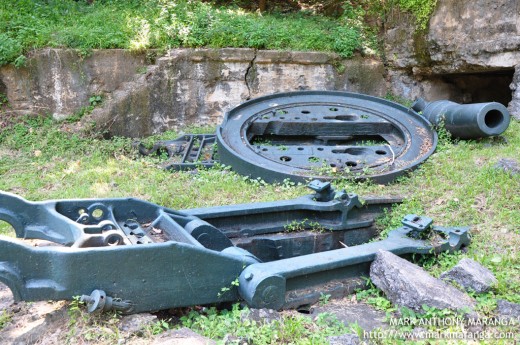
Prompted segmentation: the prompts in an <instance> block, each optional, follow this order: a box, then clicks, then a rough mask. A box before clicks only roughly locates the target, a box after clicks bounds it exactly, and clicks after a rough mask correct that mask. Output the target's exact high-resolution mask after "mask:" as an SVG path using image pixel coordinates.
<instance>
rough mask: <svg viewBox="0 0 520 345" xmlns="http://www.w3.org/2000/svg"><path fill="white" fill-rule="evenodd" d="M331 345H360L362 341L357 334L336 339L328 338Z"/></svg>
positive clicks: (340, 336) (339, 336) (336, 337)
mask: <svg viewBox="0 0 520 345" xmlns="http://www.w3.org/2000/svg"><path fill="white" fill-rule="evenodd" d="M327 340H328V341H329V344H330V345H359V344H361V340H360V339H359V337H358V336H357V334H343V335H338V336H334V337H328V338H327Z"/></svg>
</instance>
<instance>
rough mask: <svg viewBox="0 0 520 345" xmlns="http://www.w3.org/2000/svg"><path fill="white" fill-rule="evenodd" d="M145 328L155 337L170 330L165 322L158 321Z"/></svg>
mask: <svg viewBox="0 0 520 345" xmlns="http://www.w3.org/2000/svg"><path fill="white" fill-rule="evenodd" d="M147 328H148V331H149V332H150V333H151V334H152V335H157V334H161V333H163V332H165V331H167V330H169V329H171V325H170V323H169V322H168V321H166V320H159V321H157V322H156V323H154V324H152V325H150V326H148V327H147Z"/></svg>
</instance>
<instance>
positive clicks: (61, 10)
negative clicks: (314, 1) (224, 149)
mask: <svg viewBox="0 0 520 345" xmlns="http://www.w3.org/2000/svg"><path fill="white" fill-rule="evenodd" d="M349 16H350V17H353V16H352V13H346V14H345V15H344V16H343V17H341V18H330V17H325V16H322V15H319V14H313V13H311V12H305V11H301V12H297V13H285V14H279V13H278V14H277V13H269V14H268V13H265V14H259V13H252V12H246V11H244V10H243V9H240V8H239V7H233V6H228V7H216V6H214V5H212V4H210V3H204V2H200V1H185V0H179V1H174V0H124V1H123V0H111V1H109V0H96V1H94V3H93V4H92V5H87V3H86V2H85V1H74V0H45V1H44V0H13V1H2V2H0V65H2V64H6V63H15V64H16V65H23V64H24V63H25V55H26V54H27V53H28V52H30V51H31V50H32V49H35V48H42V47H56V48H73V49H78V50H79V51H80V52H81V53H82V54H84V55H87V54H88V53H89V51H90V50H91V49H109V48H126V49H131V50H133V51H142V50H145V49H150V48H156V49H170V48H175V47H215V48H220V47H250V48H260V49H284V50H285V49H287V50H317V51H332V52H337V53H339V54H340V55H341V56H342V57H349V56H351V55H352V54H353V52H354V50H355V49H357V48H361V47H362V45H363V44H362V42H364V41H366V40H365V38H366V37H364V36H363V35H365V34H363V33H362V32H363V24H362V23H361V22H360V21H359V20H353V19H352V18H350V17H349ZM107 18H109V19H110V20H107ZM24 54H25V55H24Z"/></svg>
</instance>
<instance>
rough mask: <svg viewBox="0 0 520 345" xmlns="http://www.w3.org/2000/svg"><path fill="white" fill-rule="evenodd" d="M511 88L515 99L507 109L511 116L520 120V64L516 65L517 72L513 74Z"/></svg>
mask: <svg viewBox="0 0 520 345" xmlns="http://www.w3.org/2000/svg"><path fill="white" fill-rule="evenodd" d="M509 88H510V89H511V91H512V92H513V99H512V100H511V102H509V106H508V107H507V110H509V113H510V114H511V116H513V117H514V118H515V119H517V120H520V64H518V65H516V67H515V74H514V75H513V81H512V82H511V85H509Z"/></svg>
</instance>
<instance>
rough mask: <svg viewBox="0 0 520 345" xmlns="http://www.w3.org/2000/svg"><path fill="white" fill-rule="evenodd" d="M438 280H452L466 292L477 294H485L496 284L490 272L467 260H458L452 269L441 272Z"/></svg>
mask: <svg viewBox="0 0 520 345" xmlns="http://www.w3.org/2000/svg"><path fill="white" fill-rule="evenodd" d="M440 278H441V279H444V280H452V281H454V282H456V283H457V284H459V285H461V286H462V287H464V288H465V289H466V290H473V291H475V292H477V293H482V292H486V291H488V290H489V289H491V287H492V286H493V285H495V284H496V283H497V279H496V278H495V276H494V275H493V273H491V271H490V270H488V269H487V268H485V267H484V266H482V265H481V264H479V263H478V262H476V261H474V260H471V259H468V258H464V259H462V260H460V261H459V263H458V264H457V265H455V266H454V267H453V268H452V269H450V270H449V271H446V272H443V273H442V274H441V276H440Z"/></svg>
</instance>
